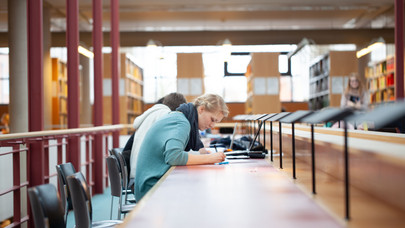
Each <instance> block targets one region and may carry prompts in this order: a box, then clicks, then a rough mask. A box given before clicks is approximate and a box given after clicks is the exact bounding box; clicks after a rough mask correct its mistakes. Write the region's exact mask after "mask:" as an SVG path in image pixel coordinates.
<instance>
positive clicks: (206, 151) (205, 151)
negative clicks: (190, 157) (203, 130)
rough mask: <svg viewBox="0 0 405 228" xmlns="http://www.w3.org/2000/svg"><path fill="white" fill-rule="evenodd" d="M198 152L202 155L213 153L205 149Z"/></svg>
mask: <svg viewBox="0 0 405 228" xmlns="http://www.w3.org/2000/svg"><path fill="white" fill-rule="evenodd" d="M198 152H200V154H210V153H211V152H210V151H209V150H207V149H205V148H201V149H199V150H198Z"/></svg>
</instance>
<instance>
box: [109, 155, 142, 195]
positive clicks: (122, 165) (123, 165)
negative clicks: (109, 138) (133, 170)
mask: <svg viewBox="0 0 405 228" xmlns="http://www.w3.org/2000/svg"><path fill="white" fill-rule="evenodd" d="M122 152H123V149H122V148H113V149H111V150H110V154H111V155H112V156H115V157H116V158H117V160H118V165H119V166H118V169H119V172H120V174H121V177H122V191H123V193H124V195H125V203H127V202H129V203H136V200H135V198H131V199H128V193H132V192H133V183H132V185H130V184H129V174H128V173H129V172H130V170H128V165H127V162H126V161H125V158H124V156H123V154H122Z"/></svg>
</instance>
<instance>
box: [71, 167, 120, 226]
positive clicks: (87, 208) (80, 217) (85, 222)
mask: <svg viewBox="0 0 405 228" xmlns="http://www.w3.org/2000/svg"><path fill="white" fill-rule="evenodd" d="M67 185H68V189H69V191H70V196H71V197H72V203H73V212H74V214H75V221H76V227H79V228H89V227H114V226H116V225H118V224H120V223H122V221H120V220H103V221H95V222H93V208H92V204H91V194H90V189H89V186H88V185H87V182H86V179H85V178H84V176H83V174H82V173H81V172H77V173H74V174H73V175H70V176H68V177H67Z"/></svg>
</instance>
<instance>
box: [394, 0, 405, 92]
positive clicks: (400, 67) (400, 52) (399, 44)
mask: <svg viewBox="0 0 405 228" xmlns="http://www.w3.org/2000/svg"><path fill="white" fill-rule="evenodd" d="M403 98H404V0H395V100H399V99H403Z"/></svg>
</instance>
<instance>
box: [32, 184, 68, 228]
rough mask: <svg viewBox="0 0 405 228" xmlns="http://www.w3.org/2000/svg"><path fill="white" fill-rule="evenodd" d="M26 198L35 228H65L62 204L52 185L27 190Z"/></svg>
mask: <svg viewBox="0 0 405 228" xmlns="http://www.w3.org/2000/svg"><path fill="white" fill-rule="evenodd" d="M28 197H29V200H30V204H31V212H32V215H33V217H34V224H35V227H36V228H45V227H47V228H48V227H55V228H65V227H66V220H65V216H64V215H65V214H64V210H63V206H62V202H61V200H60V198H59V194H58V192H57V190H56V187H55V186H54V185H52V184H43V185H38V186H35V187H32V188H29V189H28Z"/></svg>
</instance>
